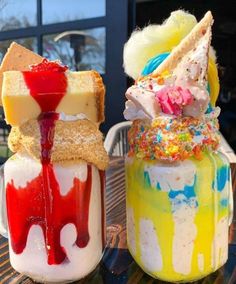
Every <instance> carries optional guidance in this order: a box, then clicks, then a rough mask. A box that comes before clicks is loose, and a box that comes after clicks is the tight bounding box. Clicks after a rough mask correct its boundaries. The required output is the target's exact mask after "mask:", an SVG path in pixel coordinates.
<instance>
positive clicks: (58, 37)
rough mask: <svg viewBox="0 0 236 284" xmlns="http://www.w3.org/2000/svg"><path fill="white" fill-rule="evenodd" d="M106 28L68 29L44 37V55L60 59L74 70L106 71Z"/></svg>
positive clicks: (51, 58)
mask: <svg viewBox="0 0 236 284" xmlns="http://www.w3.org/2000/svg"><path fill="white" fill-rule="evenodd" d="M105 36H106V30H105V28H94V29H89V30H83V31H67V32H63V33H61V34H52V35H46V36H44V37H43V56H45V57H46V58H48V59H50V60H56V59H59V60H60V61H61V62H62V63H63V64H65V65H67V66H68V67H69V68H70V69H72V70H90V69H94V70H96V71H98V72H99V73H101V74H103V73H105Z"/></svg>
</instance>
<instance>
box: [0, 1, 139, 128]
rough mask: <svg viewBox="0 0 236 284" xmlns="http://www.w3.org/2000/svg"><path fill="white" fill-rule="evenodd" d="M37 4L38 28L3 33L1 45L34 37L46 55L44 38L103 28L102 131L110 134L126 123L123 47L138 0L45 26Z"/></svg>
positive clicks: (117, 2)
mask: <svg viewBox="0 0 236 284" xmlns="http://www.w3.org/2000/svg"><path fill="white" fill-rule="evenodd" d="M36 1H37V11H36V12H37V21H36V26H32V27H24V28H19V29H15V30H8V31H0V42H1V41H4V40H14V39H18V38H28V37H35V38H36V39H37V52H38V54H40V55H43V36H45V35H50V34H56V33H62V32H65V31H69V30H86V29H93V28H99V27H104V28H105V32H106V42H105V73H104V74H103V75H102V78H103V80H104V83H105V86H106V108H105V110H106V123H105V124H104V125H103V126H102V130H103V131H104V132H107V131H108V129H109V128H110V127H111V126H112V125H114V124H115V123H118V122H120V121H123V120H124V118H123V109H124V105H125V96H124V93H125V90H126V88H127V77H126V75H125V73H124V70H123V47H124V44H125V42H126V41H127V38H128V35H129V33H130V32H131V31H132V30H133V29H134V26H135V5H136V2H135V0H119V1H114V0H106V13H105V15H104V16H102V17H96V18H88V19H81V20H73V21H67V22H60V23H53V24H43V23H42V0H36Z"/></svg>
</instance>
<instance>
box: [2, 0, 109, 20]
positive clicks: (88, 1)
mask: <svg viewBox="0 0 236 284" xmlns="http://www.w3.org/2000/svg"><path fill="white" fill-rule="evenodd" d="M1 2H2V3H5V5H4V8H3V9H2V11H0V18H2V19H3V20H4V21H7V19H9V18H11V17H17V18H18V19H19V18H22V17H23V16H26V17H27V19H28V20H29V22H30V23H31V24H32V25H34V24H36V0H0V3H1ZM0 7H1V6H0ZM42 9H43V23H44V24H50V23H55V22H63V21H68V20H77V19H83V18H93V17H99V16H104V15H105V0H42Z"/></svg>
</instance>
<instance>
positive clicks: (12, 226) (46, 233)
mask: <svg viewBox="0 0 236 284" xmlns="http://www.w3.org/2000/svg"><path fill="white" fill-rule="evenodd" d="M51 167H52V169H51V170H53V177H52V176H51V179H50V181H49V183H50V188H51V189H50V190H49V192H45V191H44V190H43V188H44V185H43V183H44V182H45V181H43V179H42V165H41V163H40V162H39V161H37V160H35V159H33V158H32V157H31V156H29V155H27V154H20V153H18V154H15V155H14V156H12V157H11V158H10V159H9V160H8V161H7V162H6V163H5V165H4V170H2V171H1V173H2V177H1V179H2V182H1V187H2V188H1V193H2V196H1V199H2V204H3V205H2V206H3V207H5V210H2V211H1V220H0V225H1V226H0V227H1V228H0V229H1V232H2V234H3V235H4V234H5V235H6V232H7V231H8V238H9V252H10V262H11V265H12V267H13V268H14V269H15V270H16V271H18V272H20V273H23V274H25V275H27V276H29V277H31V278H32V279H34V280H35V281H38V282H42V283H52V282H54V283H67V282H71V281H75V280H78V279H81V278H83V277H85V276H86V275H88V274H89V273H90V272H91V271H92V270H94V269H95V267H96V266H97V265H98V263H99V261H100V259H101V257H102V253H103V248H104V240H105V225H104V220H105V219H104V214H105V212H104V199H103V197H104V192H103V191H104V172H103V171H99V170H98V169H97V168H96V167H95V166H94V165H90V164H88V163H87V162H85V161H77V162H76V161H75V162H73V163H72V162H68V163H58V164H52V165H51ZM49 171H50V169H49ZM3 180H4V183H3ZM4 184H5V186H4ZM7 225H8V226H7Z"/></svg>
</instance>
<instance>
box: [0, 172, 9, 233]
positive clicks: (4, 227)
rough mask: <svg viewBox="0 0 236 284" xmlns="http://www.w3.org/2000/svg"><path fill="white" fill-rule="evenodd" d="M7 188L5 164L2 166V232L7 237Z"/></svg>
mask: <svg viewBox="0 0 236 284" xmlns="http://www.w3.org/2000/svg"><path fill="white" fill-rule="evenodd" d="M6 209H7V208H6V190H5V184H4V166H1V167H0V234H1V235H2V236H3V237H5V238H6V237H7V235H8V233H7V231H8V229H7V227H8V226H7V210H6Z"/></svg>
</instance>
